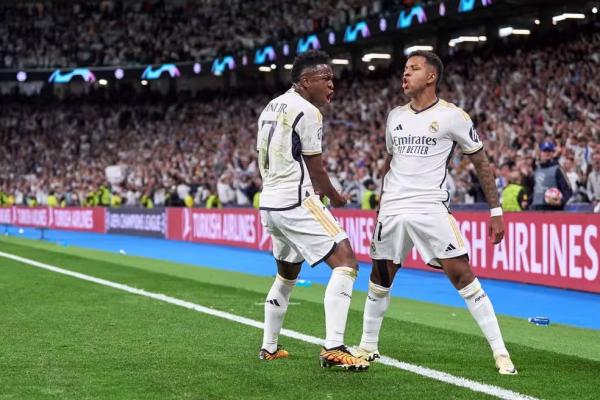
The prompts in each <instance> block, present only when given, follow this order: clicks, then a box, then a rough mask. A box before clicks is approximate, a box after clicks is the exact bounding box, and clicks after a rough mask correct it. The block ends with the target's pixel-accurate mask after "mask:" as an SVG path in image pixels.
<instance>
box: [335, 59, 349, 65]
mask: <svg viewBox="0 0 600 400" xmlns="http://www.w3.org/2000/svg"><path fill="white" fill-rule="evenodd" d="M331 63H332V64H336V65H348V64H350V60H346V59H345V58H334V59H333V60H331Z"/></svg>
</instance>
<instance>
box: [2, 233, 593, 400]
mask: <svg viewBox="0 0 600 400" xmlns="http://www.w3.org/2000/svg"><path fill="white" fill-rule="evenodd" d="M0 251H4V252H8V253H12V254H16V255H20V256H22V257H27V258H31V259H35V260H38V261H41V262H45V263H48V264H51V265H55V266H58V267H61V268H65V269H69V270H73V271H77V272H82V273H85V274H89V275H92V276H95V277H99V278H104V279H108V280H111V281H115V282H119V283H123V284H127V285H130V286H133V287H138V288H143V289H145V290H148V291H152V292H159V293H164V294H167V295H170V296H173V297H176V298H180V299H183V300H187V301H191V302H194V303H197V304H201V305H204V306H207V307H213V308H215V309H219V310H223V311H227V312H231V313H233V314H237V315H241V316H245V317H249V318H253V319H256V320H262V317H263V315H262V314H263V308H262V302H263V301H264V296H265V294H266V292H267V291H268V288H269V287H270V285H271V283H272V279H270V278H264V277H256V276H251V275H244V274H240V273H233V272H223V271H218V270H214V269H209V268H199V267H190V266H184V265H177V264H169V263H165V262H162V261H155V260H149V259H143V258H137V257H128V256H122V255H118V254H117V255H116V254H109V253H104V252H98V251H90V250H84V249H77V248H69V247H67V248H65V247H59V246H57V245H55V244H52V243H47V242H34V241H27V240H23V239H15V238H1V239H0ZM232 262H235V261H232ZM320 268H324V266H323V267H320ZM0 277H1V278H0V316H1V318H2V323H1V326H2V330H1V332H2V333H0V360H2V362H0V387H2V391H1V392H0V399H22V398H27V399H36V398H40V399H41V398H61V399H63V398H72V399H92V398H114V399H138V398H139V399H142V398H143V399H152V398H156V399H159V398H160V399H162V398H178V399H179V398H181V399H205V398H215V399H217V398H219V399H220V398H294V399H302V398H306V399H312V398H332V399H333V398H345V397H350V396H352V397H358V398H361V397H367V396H368V397H369V398H398V397H402V398H419V399H424V398H456V399H479V398H486V396H485V395H483V394H480V393H474V392H471V391H469V390H468V389H463V388H459V387H455V386H452V385H448V384H444V383H441V382H437V381H434V380H431V379H427V378H424V377H421V376H418V375H415V374H412V373H408V372H404V371H401V370H397V369H395V368H391V367H387V366H383V365H377V364H374V365H373V366H372V367H371V369H370V370H369V371H368V372H367V373H364V374H352V373H344V372H334V371H328V370H322V369H321V368H319V367H318V357H317V355H318V347H317V346H314V345H311V344H307V343H303V342H300V341H296V340H293V339H289V338H285V337H282V338H281V339H280V341H281V342H282V343H283V344H285V345H286V347H287V348H288V349H289V350H290V352H291V353H292V358H290V359H288V360H277V361H274V362H270V363H267V362H263V361H259V360H258V359H257V357H256V356H257V352H258V348H259V346H260V341H261V336H262V332H261V331H260V330H258V329H256V328H252V327H247V326H243V325H240V324H237V323H235V322H231V321H226V320H222V319H219V318H216V317H212V316H207V315H203V314H199V313H196V312H193V311H190V310H186V309H183V308H180V307H177V306H174V305H170V304H166V303H162V302H159V301H156V300H152V299H147V298H144V297H140V296H136V295H133V294H128V293H124V292H121V291H118V290H115V289H112V288H107V287H103V286H100V285H97V284H93V283H90V282H84V281H81V280H77V279H75V278H71V277H67V276H63V275H60V274H56V273H53V272H50V271H44V270H40V269H37V268H35V267H31V266H28V265H24V264H21V263H18V262H15V261H11V260H7V259H4V258H0ZM323 292H324V288H323V286H319V285H316V286H315V287H312V288H296V289H295V291H294V293H293V294H292V302H294V303H300V304H296V305H291V306H290V308H289V311H288V316H287V318H286V323H285V327H286V328H289V329H293V330H297V331H300V332H303V333H306V334H310V335H314V336H319V337H322V336H323V333H324V315H323V306H322V296H323ZM364 296H365V294H364V293H359V292H355V296H354V298H353V302H352V311H351V313H350V316H349V320H348V331H347V342H348V343H349V344H355V343H357V342H358V340H359V338H360V330H361V319H362V311H361V310H362V307H363V304H364ZM392 303H393V304H392V306H391V307H390V311H389V314H388V318H387V319H386V320H385V322H384V327H383V332H382V339H381V350H382V351H383V353H384V354H385V355H388V356H391V357H394V358H397V359H400V360H402V361H406V362H410V363H415V364H419V365H422V366H426V367H430V368H434V369H438V370H442V371H445V372H449V373H451V374H454V375H457V376H463V377H466V378H469V379H473V380H477V381H480V382H484V383H488V384H493V385H497V386H499V387H503V388H506V389H511V390H515V391H518V392H520V393H523V394H528V395H532V396H536V397H542V398H561V399H573V398H578V399H585V398H589V399H592V398H597V392H596V390H597V389H596V388H598V387H600V378H598V371H599V370H600V351H599V346H600V340H599V339H600V332H598V331H592V330H584V329H576V328H571V327H566V326H558V325H553V326H551V327H549V328H547V329H545V328H540V327H535V326H533V325H531V324H528V323H527V322H526V321H522V320H518V319H514V318H508V317H501V318H500V322H501V326H502V328H503V333H504V336H505V339H506V341H507V342H508V346H509V349H510V350H511V352H512V353H513V360H514V361H515V363H516V365H517V367H518V368H519V370H520V374H519V375H518V376H516V377H505V376H500V375H498V374H497V373H496V371H495V369H494V367H493V361H492V359H491V355H490V351H489V349H488V346H487V343H486V342H485V340H484V339H483V337H482V336H481V334H480V333H479V330H478V328H477V327H476V325H475V323H474V322H473V321H472V320H471V318H470V316H469V315H468V312H467V311H466V310H462V309H456V308H451V307H443V306H438V305H433V304H427V303H420V302H415V301H408V300H405V299H393V302H392ZM453 314H455V315H456V316H455V317H453V316H452V315H453Z"/></svg>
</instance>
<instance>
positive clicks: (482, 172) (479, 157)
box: [469, 150, 500, 208]
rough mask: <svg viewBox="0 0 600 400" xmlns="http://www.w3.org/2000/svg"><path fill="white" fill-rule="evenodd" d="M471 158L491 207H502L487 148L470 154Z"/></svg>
mask: <svg viewBox="0 0 600 400" xmlns="http://www.w3.org/2000/svg"><path fill="white" fill-rule="evenodd" d="M469 158H470V159H471V162H472V163H473V166H474V167H475V171H476V172H477V178H479V183H480V185H481V189H482V190H483V194H484V195H485V199H486V200H487V202H488V204H489V205H490V208H496V207H500V201H499V200H498V189H497V188H496V182H495V176H494V173H493V172H492V169H491V168H490V161H489V160H488V157H487V154H486V153H485V150H481V151H478V152H477V153H475V154H472V155H470V156H469Z"/></svg>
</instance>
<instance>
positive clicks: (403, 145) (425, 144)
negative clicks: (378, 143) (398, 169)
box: [392, 135, 437, 155]
mask: <svg viewBox="0 0 600 400" xmlns="http://www.w3.org/2000/svg"><path fill="white" fill-rule="evenodd" d="M392 145H393V147H394V153H396V154H417V155H426V154H428V153H429V147H430V146H435V145H437V138H434V137H429V136H412V135H408V136H392Z"/></svg>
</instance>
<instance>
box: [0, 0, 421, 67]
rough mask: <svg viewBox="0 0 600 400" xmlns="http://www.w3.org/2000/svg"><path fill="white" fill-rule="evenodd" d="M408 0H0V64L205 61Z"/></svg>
mask: <svg viewBox="0 0 600 400" xmlns="http://www.w3.org/2000/svg"><path fill="white" fill-rule="evenodd" d="M429 2H432V1H429ZM412 3H413V1H410V0H375V1H371V0H335V1H325V2H323V1H319V0H298V1H294V2H282V1H279V0H228V1H227V6H226V7H223V4H222V2H221V1H218V0H183V1H179V2H177V1H162V0H155V1H152V0H145V1H132V0H101V1H89V0H87V1H86V0H79V1H74V2H71V1H61V0H54V1H30V2H18V3H16V4H13V3H9V4H2V5H0V18H1V19H2V21H3V23H2V24H0V68H26V67H75V66H95V65H128V64H159V63H164V62H177V61H206V60H208V59H212V58H213V57H215V56H221V55H224V54H231V53H237V52H240V51H243V50H252V49H254V48H256V47H258V46H262V45H264V44H267V43H274V42H278V41H283V40H286V39H292V38H295V37H298V36H300V35H303V34H306V33H312V32H316V31H322V30H326V29H333V30H340V29H343V27H344V26H345V25H346V24H348V23H350V22H352V21H355V20H357V19H359V18H365V17H368V16H373V15H382V14H386V13H388V12H392V11H397V10H398V9H399V7H400V6H403V5H410V4H412ZM421 3H423V2H421Z"/></svg>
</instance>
